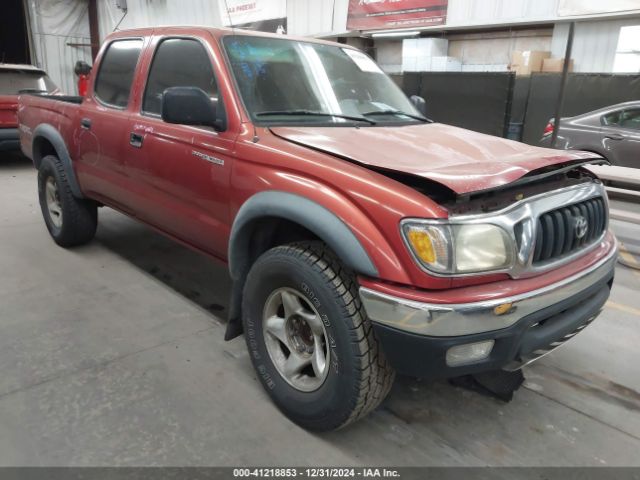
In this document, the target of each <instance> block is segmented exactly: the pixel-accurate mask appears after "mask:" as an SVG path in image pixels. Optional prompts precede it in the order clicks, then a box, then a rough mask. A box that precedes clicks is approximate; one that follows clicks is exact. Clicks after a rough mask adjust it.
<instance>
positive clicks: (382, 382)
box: [18, 27, 617, 430]
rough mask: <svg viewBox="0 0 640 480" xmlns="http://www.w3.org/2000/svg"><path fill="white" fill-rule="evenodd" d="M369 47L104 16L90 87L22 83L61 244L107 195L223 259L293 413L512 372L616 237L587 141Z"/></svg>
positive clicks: (606, 281)
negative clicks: (487, 117) (502, 118)
mask: <svg viewBox="0 0 640 480" xmlns="http://www.w3.org/2000/svg"><path fill="white" fill-rule="evenodd" d="M423 105H424V103H422V102H420V101H418V100H417V99H412V100H410V99H408V98H407V97H406V96H405V95H404V94H403V93H402V91H401V90H400V89H399V88H398V87H397V86H396V85H395V84H394V83H393V81H392V80H391V79H390V78H389V77H387V76H386V75H385V74H384V73H383V72H382V71H381V70H380V68H379V67H378V66H377V64H376V63H375V62H374V61H373V60H372V59H371V58H370V57H368V56H367V55H365V54H364V53H362V52H360V51H359V50H357V49H354V48H352V47H350V46H347V45H344V44H338V43H331V42H326V41H320V40H314V39H301V38H300V39H298V38H293V37H286V36H281V35H271V34H261V33H256V32H247V31H241V30H229V29H213V28H204V27H162V28H147V29H137V30H130V31H119V32H116V33H113V34H111V35H110V36H109V37H108V38H107V39H106V41H105V43H104V45H103V46H102V48H101V51H100V54H99V55H98V57H97V59H96V65H95V66H94V67H93V69H92V74H91V80H90V84H89V89H88V92H87V95H86V96H84V97H83V98H80V97H60V96H48V95H43V94H31V95H22V96H21V97H20V102H19V112H18V117H19V122H20V141H21V147H22V149H23V151H24V153H25V154H26V155H27V156H28V157H30V158H31V159H33V162H34V164H35V166H36V168H37V169H38V192H39V198H40V205H41V208H42V214H43V216H44V221H45V223H46V226H47V228H48V230H49V233H50V234H51V236H52V237H53V239H54V240H55V242H56V243H58V244H59V245H60V246H62V247H72V246H75V245H80V244H83V243H86V242H89V241H90V240H91V239H92V238H93V237H94V235H95V232H96V225H97V221H98V213H97V212H98V207H101V206H107V207H111V208H114V209H116V210H118V211H120V212H123V213H125V214H127V215H129V216H131V217H133V218H136V219H138V220H140V221H142V222H144V223H145V224H147V225H150V226H151V227H153V228H154V229H156V230H158V231H160V232H162V233H163V234H165V235H167V236H169V237H171V238H173V239H175V240H177V241H179V242H180V243H182V244H184V245H187V246H189V247H191V248H193V249H195V250H197V251H200V252H202V253H203V254H206V255H208V256H210V257H213V258H215V259H217V260H219V261H221V262H224V263H225V264H227V265H228V268H229V271H230V275H231V278H232V281H233V287H232V294H231V299H230V303H229V320H228V324H227V330H226V338H227V339H231V338H234V337H236V336H238V335H240V334H244V337H245V339H246V343H247V347H248V349H249V353H250V358H251V361H252V362H253V366H254V367H255V371H256V374H257V377H258V378H259V380H260V381H261V382H262V384H263V386H264V387H265V389H266V391H267V392H268V394H269V395H270V397H271V398H272V399H273V401H274V402H275V404H276V405H277V406H278V407H279V408H280V409H281V410H282V411H283V412H284V414H286V415H287V416H288V417H289V418H291V419H292V420H293V421H294V422H296V423H298V424H299V425H301V426H303V427H305V428H309V429H313V430H329V429H335V428H339V427H342V426H345V425H347V424H349V423H350V422H353V421H354V420H357V419H359V418H361V417H363V416H364V415H366V414H367V413H368V412H370V411H371V410H372V409H374V408H375V407H376V406H377V405H378V404H379V403H380V402H381V401H382V400H383V399H384V398H385V396H386V395H387V393H388V392H389V390H390V388H391V385H392V382H393V380H394V376H395V373H396V372H398V373H400V374H404V375H411V376H416V377H422V378H427V379H435V378H451V377H457V376H462V375H470V374H478V373H481V372H492V371H500V370H517V369H519V368H521V367H522V366H523V365H525V364H527V363H528V362H531V361H533V360H535V359H536V358H539V357H540V356H542V355H544V354H545V353H547V352H549V351H551V350H552V349H554V348H555V347H557V346H559V345H561V344H562V343H563V342H565V341H566V340H568V339H570V338H571V337H573V336H574V335H576V334H577V333H578V332H579V331H581V330H582V329H584V328H585V327H586V326H587V325H589V323H590V322H592V321H593V320H594V319H595V318H596V316H597V315H598V313H599V312H600V310H601V309H602V307H603V305H604V304H605V302H606V300H607V297H608V296H609V291H610V288H611V284H612V281H613V275H614V266H615V260H616V252H617V246H616V240H615V239H614V237H613V235H612V234H611V233H610V232H609V231H608V203H607V202H608V201H607V196H606V193H605V189H604V188H603V185H602V182H601V181H600V180H598V178H596V177H595V176H594V175H593V174H592V173H590V172H589V171H588V170H587V169H586V168H584V166H585V165H587V164H590V163H601V162H603V159H602V158H601V157H599V156H598V155H596V154H593V153H587V152H579V151H558V150H550V149H544V148H540V147H534V146H529V145H525V144H522V143H518V142H514V141H509V140H506V139H502V138H497V137H492V136H488V135H483V134H480V133H476V132H472V131H468V130H464V129H461V128H456V127H453V126H448V125H443V124H440V123H436V122H433V121H431V120H429V119H427V118H425V116H424V112H423V109H422V106H423Z"/></svg>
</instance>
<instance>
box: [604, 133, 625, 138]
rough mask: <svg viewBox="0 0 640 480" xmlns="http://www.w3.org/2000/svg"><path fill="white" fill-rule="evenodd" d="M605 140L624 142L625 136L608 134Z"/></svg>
mask: <svg viewBox="0 0 640 480" xmlns="http://www.w3.org/2000/svg"><path fill="white" fill-rule="evenodd" d="M605 138H608V139H610V140H624V135H620V134H619V133H608V134H606V135H605Z"/></svg>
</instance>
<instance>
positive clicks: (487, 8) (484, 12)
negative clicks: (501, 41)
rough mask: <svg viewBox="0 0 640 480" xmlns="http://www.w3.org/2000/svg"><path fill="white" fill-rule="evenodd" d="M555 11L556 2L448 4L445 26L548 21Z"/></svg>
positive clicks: (459, 0)
mask: <svg viewBox="0 0 640 480" xmlns="http://www.w3.org/2000/svg"><path fill="white" fill-rule="evenodd" d="M557 8H558V0H482V1H478V0H449V6H448V8H447V26H448V27H449V26H452V27H453V26H474V25H495V24H500V23H518V22H523V21H528V22H534V21H542V20H549V19H553V18H555V17H556V14H557Z"/></svg>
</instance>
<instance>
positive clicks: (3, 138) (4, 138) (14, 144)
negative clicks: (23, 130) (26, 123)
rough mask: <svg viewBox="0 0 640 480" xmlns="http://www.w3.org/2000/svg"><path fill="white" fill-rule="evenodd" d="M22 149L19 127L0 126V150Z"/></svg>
mask: <svg viewBox="0 0 640 480" xmlns="http://www.w3.org/2000/svg"><path fill="white" fill-rule="evenodd" d="M8 150H20V133H19V132H18V129H17V128H0V152H5V151H8Z"/></svg>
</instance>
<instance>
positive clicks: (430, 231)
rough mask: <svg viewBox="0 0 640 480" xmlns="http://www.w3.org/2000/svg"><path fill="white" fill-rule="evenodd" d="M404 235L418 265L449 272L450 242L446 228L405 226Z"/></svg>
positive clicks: (419, 225)
mask: <svg viewBox="0 0 640 480" xmlns="http://www.w3.org/2000/svg"><path fill="white" fill-rule="evenodd" d="M404 234H405V237H406V239H407V243H409V246H410V247H411V251H412V252H413V253H414V255H415V256H416V258H417V260H418V261H419V262H420V263H422V264H423V265H424V266H425V267H427V268H430V269H431V270H435V271H437V272H443V273H444V272H447V271H448V270H449V268H450V257H451V254H450V252H451V241H450V239H449V238H450V236H449V234H448V227H447V226H439V225H424V224H406V225H405V226H404Z"/></svg>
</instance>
